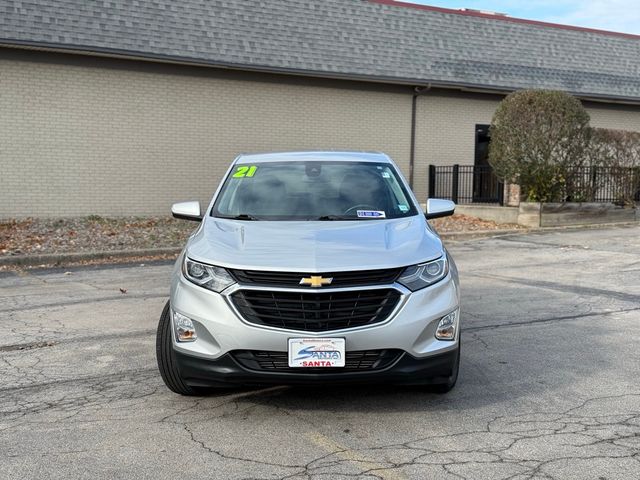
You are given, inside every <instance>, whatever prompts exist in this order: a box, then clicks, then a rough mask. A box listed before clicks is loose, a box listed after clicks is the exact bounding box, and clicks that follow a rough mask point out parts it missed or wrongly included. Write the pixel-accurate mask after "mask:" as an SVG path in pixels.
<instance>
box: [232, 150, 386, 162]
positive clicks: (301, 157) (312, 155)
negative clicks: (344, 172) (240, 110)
mask: <svg viewBox="0 0 640 480" xmlns="http://www.w3.org/2000/svg"><path fill="white" fill-rule="evenodd" d="M301 161H305V162H308V161H340V162H376V163H392V161H391V159H390V158H389V156H388V155H386V154H384V153H382V152H356V151H343V152H339V151H300V152H273V153H251V154H241V155H239V156H238V157H237V158H236V160H235V163H242V164H244V163H268V162H301Z"/></svg>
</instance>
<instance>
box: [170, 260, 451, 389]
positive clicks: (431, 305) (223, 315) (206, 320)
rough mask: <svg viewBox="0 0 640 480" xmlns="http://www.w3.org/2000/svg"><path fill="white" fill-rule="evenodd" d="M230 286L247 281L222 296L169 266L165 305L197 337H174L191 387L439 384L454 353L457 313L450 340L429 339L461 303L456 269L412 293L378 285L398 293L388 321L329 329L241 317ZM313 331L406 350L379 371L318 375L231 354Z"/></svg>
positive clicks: (284, 343) (352, 346) (281, 347)
mask: <svg viewBox="0 0 640 480" xmlns="http://www.w3.org/2000/svg"><path fill="white" fill-rule="evenodd" d="M453 270H455V269H453ZM234 288H249V287H237V286H236V287H230V288H229V289H227V291H225V292H223V294H218V293H214V292H211V291H209V290H206V289H203V288H201V287H198V286H196V285H194V284H192V283H190V282H188V281H187V280H186V279H184V277H183V276H182V274H181V272H180V269H179V268H176V269H175V271H174V275H173V279H172V287H171V300H170V302H171V308H172V309H173V310H175V311H177V312H179V313H181V314H183V315H186V316H187V317H189V318H190V319H192V321H193V323H194V327H195V329H196V333H197V337H198V339H197V340H196V341H195V342H191V343H178V342H176V340H175V336H174V339H173V349H174V352H175V354H176V359H177V362H178V365H179V368H180V370H181V372H182V373H183V374H184V378H185V380H186V381H187V382H188V383H189V384H191V385H193V386H197V385H211V384H212V383H213V384H215V383H218V382H219V383H223V384H224V383H241V384H244V383H254V384H255V383H258V384H263V383H278V384H282V383H313V382H317V381H329V382H342V381H344V382H351V381H365V382H366V381H372V380H373V381H376V382H377V381H391V382H394V383H407V384H410V383H440V382H441V381H442V379H443V378H445V377H447V376H448V375H449V372H450V371H451V365H452V362H453V360H452V358H454V357H455V356H456V355H457V351H458V347H459V337H460V319H459V315H458V328H457V332H456V338H455V340H453V341H442V340H438V339H436V338H435V331H436V327H437V324H438V322H439V321H440V319H441V318H442V317H443V316H445V315H447V314H448V313H450V312H452V311H454V310H456V309H458V308H459V288H458V283H457V277H456V276H455V273H454V272H450V273H449V275H448V276H447V277H446V278H445V279H443V280H442V281H440V282H438V283H437V284H435V285H432V286H431V287H427V288H425V289H422V290H419V291H417V292H411V291H409V290H407V289H406V288H405V287H403V286H402V285H399V284H393V285H387V286H384V287H383V288H395V289H397V290H398V291H399V292H400V293H401V295H402V298H401V300H400V302H399V303H398V305H397V307H396V309H395V310H394V311H393V313H392V314H391V315H390V317H389V318H388V319H387V320H385V321H384V322H381V323H377V324H373V325H367V326H363V327H357V328H349V329H342V330H334V331H330V332H301V331H295V330H286V329H282V328H273V327H267V326H263V325H255V324H251V323H247V322H246V321H245V320H244V319H243V318H241V316H240V315H239V314H238V312H237V311H236V309H235V308H234V306H233V305H232V303H231V301H230V299H229V294H230V292H232V291H233V290H234ZM381 288H382V287H381ZM274 290H277V288H274ZM283 290H287V289H283ZM335 290H336V291H337V290H339V289H335ZM328 291H330V289H328V288H327V289H323V292H328ZM313 337H317V338H324V337H339V338H344V339H345V345H346V350H347V352H349V351H368V350H384V349H397V350H401V351H403V352H405V353H404V355H402V356H401V357H400V358H399V360H398V361H397V362H396V363H395V364H393V365H391V366H390V367H388V368H386V369H384V370H376V371H371V372H339V371H337V372H336V373H333V372H327V373H325V372H322V373H318V374H315V373H302V372H301V373H300V374H298V373H279V372H262V371H259V372H256V371H253V370H249V369H247V368H245V367H244V366H242V365H240V364H239V363H237V362H236V361H235V360H234V358H233V356H232V355H230V354H229V352H233V351H237V350H253V351H272V352H286V351H287V348H288V340H289V339H290V338H313ZM410 377H411V378H410ZM434 379H435V380H434ZM396 380H397V382H396Z"/></svg>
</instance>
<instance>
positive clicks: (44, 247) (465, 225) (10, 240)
mask: <svg viewBox="0 0 640 480" xmlns="http://www.w3.org/2000/svg"><path fill="white" fill-rule="evenodd" d="M431 224H432V225H433V226H434V227H435V228H436V230H437V231H438V232H440V233H449V232H469V231H478V230H501V229H509V228H519V227H518V225H511V224H498V223H495V222H489V221H485V220H479V219H477V218H474V217H469V216H466V215H453V216H452V217H444V218H438V219H435V220H431ZM196 226H197V224H196V223H193V222H187V221H180V220H175V219H173V218H171V217H145V218H139V217H125V218H103V217H99V216H90V217H82V218H64V219H33V218H28V219H25V220H9V221H4V222H0V256H7V255H29V254H55V253H72V252H93V251H100V252H104V251H115V250H138V249H148V248H161V247H176V248H177V247H181V246H183V245H184V242H185V241H186V239H187V237H188V236H189V235H190V234H191V233H192V232H193V230H194V229H195V228H196Z"/></svg>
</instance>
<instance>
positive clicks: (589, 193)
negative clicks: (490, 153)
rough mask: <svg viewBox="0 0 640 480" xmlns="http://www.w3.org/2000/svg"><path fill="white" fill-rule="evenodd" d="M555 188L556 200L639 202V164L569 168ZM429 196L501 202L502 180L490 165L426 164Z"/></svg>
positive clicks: (458, 201)
mask: <svg viewBox="0 0 640 480" xmlns="http://www.w3.org/2000/svg"><path fill="white" fill-rule="evenodd" d="M558 190H559V193H558V196H559V198H558V200H560V201H565V202H601V203H617V204H624V203H629V202H634V201H635V202H638V201H640V167H573V168H569V169H567V171H566V172H565V175H564V179H563V183H562V184H560V185H559V188H558ZM429 198H446V199H449V200H453V201H454V202H455V203H458V204H465V203H485V204H497V205H502V204H503V203H504V184H503V183H502V182H500V181H499V179H498V178H497V177H496V175H495V174H494V173H493V169H492V168H491V166H489V165H483V166H474V165H448V166H443V167H436V166H435V165H429Z"/></svg>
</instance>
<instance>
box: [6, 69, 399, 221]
mask: <svg viewBox="0 0 640 480" xmlns="http://www.w3.org/2000/svg"><path fill="white" fill-rule="evenodd" d="M78 58H80V57H78ZM155 68H156V69H158V68H160V67H155ZM164 68H165V69H166V71H167V73H162V72H160V73H159V72H158V71H153V72H147V71H141V70H134V69H126V68H102V67H92V66H83V65H81V64H78V65H73V64H65V63H59V62H58V63H56V62H50V63H45V62H33V61H18V60H10V59H9V60H8V59H0V75H1V80H0V168H1V172H2V179H1V189H0V217H22V216H34V215H38V216H60V215H64V216H72V215H89V214H98V215H129V214H131V215H148V214H168V212H169V207H170V205H171V203H172V202H174V201H180V200H189V199H199V200H200V201H201V202H205V203H206V202H208V201H209V199H210V197H211V195H212V193H213V191H214V189H215V187H216V186H217V184H218V182H219V181H220V179H221V176H222V175H223V174H224V172H225V171H226V169H227V167H228V165H229V163H230V162H231V161H232V160H233V159H234V158H235V156H236V155H238V153H240V152H242V151H246V152H260V151H278V150H295V149H329V148H332V149H366V150H381V151H384V152H386V153H388V154H389V155H390V156H392V158H394V159H395V160H396V161H397V162H398V163H399V164H401V165H402V167H403V168H406V167H407V165H408V158H409V143H410V141H409V139H410V137H409V132H410V125H411V96H410V94H408V93H401V92H397V93H394V92H387V91H382V90H380V88H378V87H376V88H377V90H371V89H369V90H368V91H367V90H365V91H362V90H361V89H356V88H333V87H321V86H309V84H312V83H313V82H312V81H311V80H307V81H302V82H299V84H295V82H294V83H272V82H271V81H270V82H259V81H246V80H240V79H224V78H218V77H215V76H212V75H211V74H208V73H205V74H198V75H189V74H177V73H172V72H174V71H175V70H179V69H180V68H182V69H183V70H184V69H185V68H186V67H169V66H167V67H164ZM193 70H196V69H193ZM208 71H210V70H208ZM234 75H235V77H238V75H239V74H234ZM234 75H231V76H230V78H231V77H234ZM252 80H255V76H254V77H252Z"/></svg>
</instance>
